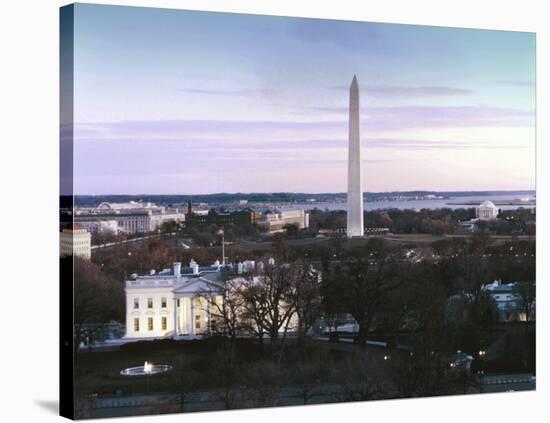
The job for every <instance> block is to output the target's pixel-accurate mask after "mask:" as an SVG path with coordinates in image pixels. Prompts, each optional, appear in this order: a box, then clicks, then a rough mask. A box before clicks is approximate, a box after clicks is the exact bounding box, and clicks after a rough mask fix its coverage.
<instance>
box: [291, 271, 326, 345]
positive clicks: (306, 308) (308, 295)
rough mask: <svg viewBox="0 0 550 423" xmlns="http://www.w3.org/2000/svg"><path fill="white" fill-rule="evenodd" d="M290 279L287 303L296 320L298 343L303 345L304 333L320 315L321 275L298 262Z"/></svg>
mask: <svg viewBox="0 0 550 423" xmlns="http://www.w3.org/2000/svg"><path fill="white" fill-rule="evenodd" d="M295 266H296V269H295V272H294V273H293V277H292V279H291V287H290V295H289V301H290V302H291V303H292V305H293V308H294V310H295V312H296V316H297V318H298V324H297V328H296V332H297V334H298V342H299V343H300V344H302V343H303V340H304V337H305V335H306V333H307V332H308V331H309V329H311V327H312V326H313V324H314V323H315V321H316V320H317V319H318V318H319V316H320V314H321V295H320V283H321V275H320V273H319V272H317V271H316V270H315V269H314V268H313V267H312V266H311V264H310V263H306V262H298V263H296V264H295Z"/></svg>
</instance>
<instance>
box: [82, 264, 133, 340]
mask: <svg viewBox="0 0 550 423" xmlns="http://www.w3.org/2000/svg"><path fill="white" fill-rule="evenodd" d="M73 260H74V347H75V351H78V347H79V345H80V344H81V343H82V342H84V341H87V342H88V343H90V344H91V343H92V342H93V338H94V336H97V334H98V333H99V331H100V330H101V329H103V327H104V325H105V323H107V322H109V321H110V320H112V319H114V320H122V319H123V318H124V303H125V296H124V289H123V286H122V283H120V282H117V281H115V280H114V279H113V278H111V277H110V276H109V275H108V274H106V273H105V272H103V271H102V270H101V268H100V267H99V266H97V265H96V264H94V263H92V262H90V261H89V260H84V259H82V258H79V257H74V259H73Z"/></svg>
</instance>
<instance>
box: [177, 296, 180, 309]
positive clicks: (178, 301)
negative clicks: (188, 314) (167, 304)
mask: <svg viewBox="0 0 550 423" xmlns="http://www.w3.org/2000/svg"><path fill="white" fill-rule="evenodd" d="M177 301H178V307H179V306H180V300H179V298H178V300H177Z"/></svg>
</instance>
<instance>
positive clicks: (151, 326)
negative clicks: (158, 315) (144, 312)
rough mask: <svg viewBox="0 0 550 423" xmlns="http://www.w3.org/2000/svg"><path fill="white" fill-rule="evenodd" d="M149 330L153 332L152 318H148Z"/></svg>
mask: <svg viewBox="0 0 550 423" xmlns="http://www.w3.org/2000/svg"><path fill="white" fill-rule="evenodd" d="M147 330H149V331H152V330H153V318H152V317H148V318H147Z"/></svg>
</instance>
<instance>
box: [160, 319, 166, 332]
mask: <svg viewBox="0 0 550 423" xmlns="http://www.w3.org/2000/svg"><path fill="white" fill-rule="evenodd" d="M160 325H161V327H162V330H166V326H167V324H166V317H163V318H162V319H161V323H160Z"/></svg>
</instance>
